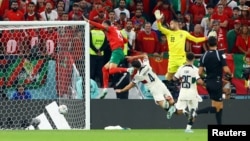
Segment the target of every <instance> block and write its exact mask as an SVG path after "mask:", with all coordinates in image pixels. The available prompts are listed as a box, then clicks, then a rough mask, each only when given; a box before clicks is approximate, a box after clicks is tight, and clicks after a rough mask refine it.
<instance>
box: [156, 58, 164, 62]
mask: <svg viewBox="0 0 250 141" xmlns="http://www.w3.org/2000/svg"><path fill="white" fill-rule="evenodd" d="M162 61H163V60H162V58H161V57H155V62H162Z"/></svg>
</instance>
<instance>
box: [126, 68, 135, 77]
mask: <svg viewBox="0 0 250 141" xmlns="http://www.w3.org/2000/svg"><path fill="white" fill-rule="evenodd" d="M127 72H128V73H129V74H130V75H131V74H133V72H134V68H133V67H131V68H127Z"/></svg>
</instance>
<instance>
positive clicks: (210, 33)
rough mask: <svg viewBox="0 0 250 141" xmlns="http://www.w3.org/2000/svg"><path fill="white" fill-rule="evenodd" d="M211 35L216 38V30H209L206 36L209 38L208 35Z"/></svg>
mask: <svg viewBox="0 0 250 141" xmlns="http://www.w3.org/2000/svg"><path fill="white" fill-rule="evenodd" d="M212 36H213V37H215V38H217V33H216V31H214V30H212V31H210V32H209V34H208V36H207V37H208V38H209V37H212Z"/></svg>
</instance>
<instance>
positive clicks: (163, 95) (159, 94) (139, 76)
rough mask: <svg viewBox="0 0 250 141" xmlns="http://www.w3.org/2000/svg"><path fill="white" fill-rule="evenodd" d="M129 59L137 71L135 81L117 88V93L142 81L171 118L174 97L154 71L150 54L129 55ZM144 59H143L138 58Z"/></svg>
mask: <svg viewBox="0 0 250 141" xmlns="http://www.w3.org/2000/svg"><path fill="white" fill-rule="evenodd" d="M127 58H128V60H132V62H131V65H132V67H133V68H134V69H135V70H136V71H137V72H136V74H135V75H134V77H133V81H132V82H130V83H129V84H128V85H127V86H125V87H124V88H122V89H116V90H115V91H116V92H117V93H121V92H124V91H128V90H129V89H131V88H133V87H134V86H136V83H138V82H142V83H143V84H144V85H145V86H146V87H147V88H148V90H149V91H150V92H151V94H152V95H153V97H154V100H155V102H156V104H157V105H159V106H160V107H161V108H162V109H164V110H165V111H167V118H170V117H171V115H172V114H173V113H174V110H175V108H174V106H173V104H174V99H173V97H172V95H171V93H170V92H169V90H168V89H167V87H166V86H165V84H164V83H163V82H162V81H161V80H160V79H159V77H158V76H157V74H155V72H153V70H152V68H151V66H150V64H149V60H148V56H147V55H146V54H141V55H137V56H128V57H127ZM139 58H141V59H143V60H142V61H140V60H138V59H139Z"/></svg>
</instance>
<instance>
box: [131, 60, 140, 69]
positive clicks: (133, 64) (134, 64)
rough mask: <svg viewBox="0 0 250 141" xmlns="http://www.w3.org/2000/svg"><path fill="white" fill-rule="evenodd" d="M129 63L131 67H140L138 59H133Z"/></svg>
mask: <svg viewBox="0 0 250 141" xmlns="http://www.w3.org/2000/svg"><path fill="white" fill-rule="evenodd" d="M131 65H132V67H134V68H135V69H139V68H141V62H140V61H139V60H133V61H132V62H131Z"/></svg>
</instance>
